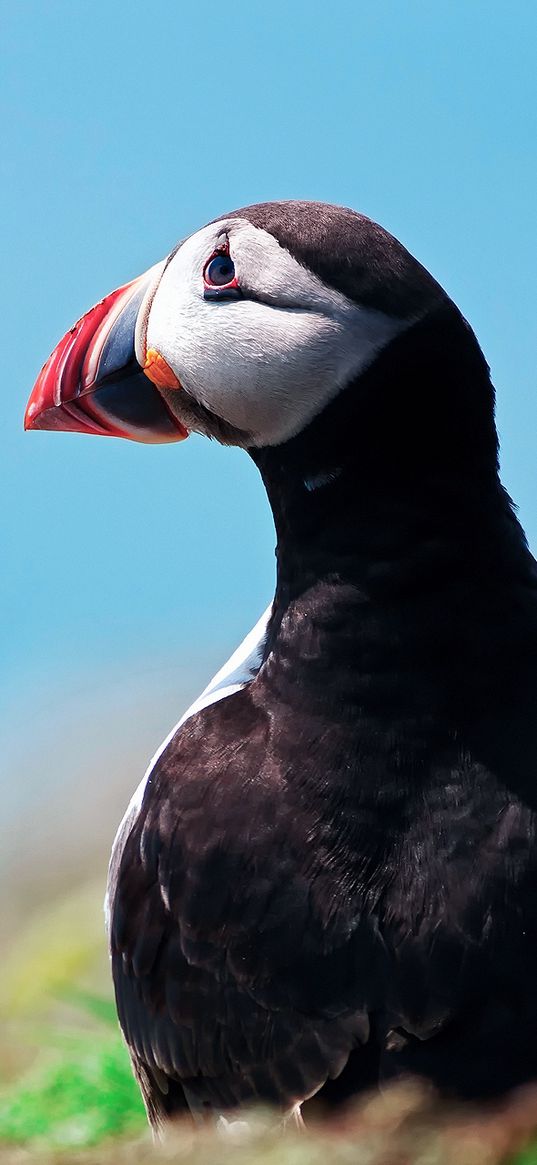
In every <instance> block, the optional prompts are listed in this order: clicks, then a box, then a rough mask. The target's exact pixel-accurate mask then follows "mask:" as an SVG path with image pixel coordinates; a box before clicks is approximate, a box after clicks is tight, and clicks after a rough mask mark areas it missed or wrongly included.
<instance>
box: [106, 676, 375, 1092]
mask: <svg viewBox="0 0 537 1165" xmlns="http://www.w3.org/2000/svg"><path fill="white" fill-rule="evenodd" d="M266 731H267V725H266V723H265V717H264V713H263V711H262V710H260V709H259V708H258V707H255V706H254V703H253V701H252V699H251V698H250V693H249V691H248V690H247V689H243V690H241V691H238V692H236V693H235V694H234V695H232V696H230V697H229V699H227V700H225V701H223V702H222V703H220V704H218V705H214V706H212V707H206V708H205V709H204V710H203V711H202V712H200V713H199V714H197V715H194V716H193V717H191V719H190V720H189V721H188V723H187V724H185V726H184V728H183V729H182V731H181V733H179V734H178V736H177V737H175V738H174V741H173V742H172V744H171V745H170V746H169V748H168V749H167V750H166V751H165V752H164V753H163V754H162V756H161V758H160V760H159V762H158V763H157V766H156V768H155V769H154V771H153V774H152V777H151V781H150V786H149V787H148V790H147V793H146V795H145V797H144V801H143V805H142V807H141V810H140V812H139V814H138V816H137V818H136V820H135V822H134V824H133V826H132V828H131V829H130V833H129V834H128V837H127V838H126V841H125V843H124V848H123V852H122V854H121V856H120V859H119V861H118V864H117V869H116V871H115V888H114V893H113V903H112V912H111V927H110V943H111V952H112V966H113V975H114V982H115V988H116V997H117V1004H118V1011H119V1016H120V1021H121V1025H122V1028H123V1031H124V1033H125V1035H126V1038H127V1042H128V1044H129V1047H130V1049H131V1052H132V1054H133V1059H134V1062H135V1066H136V1067H137V1070H138V1075H139V1078H140V1080H141V1082H142V1086H143V1087H144V1080H145V1093H146V1098H147V1099H148V1108H149V1109H150V1111H151V1109H152V1107H153V1112H154V1110H155V1108H156V1110H157V1111H158V1108H159V1105H160V1111H162V1112H166V1111H167V1108H166V1104H167V1101H166V1096H167V1092H166V1089H168V1092H169V1089H170V1088H172V1089H173V1085H174V1082H180V1083H181V1084H182V1086H183V1087H184V1090H185V1092H186V1095H187V1097H188V1099H189V1103H190V1104H191V1105H196V1104H198V1105H199V1106H200V1107H201V1108H202V1107H203V1106H204V1105H209V1106H211V1107H215V1108H228V1107H234V1106H236V1105H237V1104H239V1103H243V1102H245V1101H247V1100H250V1099H253V1098H254V1097H260V1098H262V1099H264V1100H272V1101H274V1102H277V1103H280V1104H281V1105H283V1106H284V1107H286V1108H290V1107H292V1106H293V1105H294V1104H295V1103H297V1101H301V1100H303V1099H304V1098H305V1097H306V1096H308V1095H311V1094H312V1093H313V1092H315V1091H316V1090H317V1089H318V1088H319V1087H321V1086H322V1084H323V1083H324V1082H325V1080H326V1079H327V1077H328V1076H335V1075H337V1074H338V1073H339V1072H340V1071H341V1069H342V1068H343V1067H344V1065H345V1062H346V1060H347V1058H348V1056H349V1053H350V1052H351V1050H352V1049H353V1048H354V1047H355V1046H356V1045H357V1044H358V1043H360V1042H364V1041H365V1040H366V1039H367V1035H368V1019H367V1013H368V1010H369V1009H370V1008H371V1007H373V1006H374V1004H375V998H376V993H377V992H378V990H380V977H381V976H380V970H379V966H380V961H381V948H382V944H381V943H380V940H379V937H378V933H377V931H376V928H375V923H374V920H373V919H370V918H369V919H365V918H360V917H355V916H354V915H352V916H351V914H349V913H346V912H345V910H344V909H343V907H342V908H341V910H338V909H335V908H334V898H333V886H332V887H330V888H329V887H326V888H325V891H324V893H323V888H322V885H321V883H322V871H321V870H319V872H318V876H317V878H316V879H312V878H310V876H309V870H308V868H307V865H308V860H309V858H308V846H307V845H306V846H305V845H304V841H305V837H306V835H307V832H308V829H309V828H310V823H309V820H308V814H307V812H304V814H303V815H302V817H301V815H300V814H297V812H296V807H295V808H294V807H293V806H292V804H291V803H290V802H289V801H288V800H287V799H286V797H285V796H284V795H283V791H282V795H281V796H278V789H277V785H278V781H279V780H280V776H279V773H278V772H277V770H276V769H274V771H271V769H270V762H268V767H267V758H266ZM246 747H247V758H248V764H247V770H246V769H245V766H244V763H243V750H244V749H245V748H246ZM246 771H247V773H248V774H250V775H248V776H247V777H246V778H245V772H246ZM144 1074H145V1075H144Z"/></svg>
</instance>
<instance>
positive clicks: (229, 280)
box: [203, 250, 239, 298]
mask: <svg viewBox="0 0 537 1165" xmlns="http://www.w3.org/2000/svg"><path fill="white" fill-rule="evenodd" d="M203 285H204V290H205V295H206V296H207V297H208V298H211V297H214V296H218V295H221V294H222V293H224V294H228V293H229V292H231V293H233V294H234V295H238V294H239V284H238V281H237V277H236V275H235V264H234V262H233V259H232V258H231V255H230V254H229V251H227V250H226V251H218V252H217V253H216V254H215V255H212V256H211V258H210V259H209V260H208V262H207V263H206V264H205V267H204V269H203Z"/></svg>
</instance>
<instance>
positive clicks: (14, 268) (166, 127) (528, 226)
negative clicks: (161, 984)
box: [0, 0, 537, 1144]
mask: <svg viewBox="0 0 537 1165" xmlns="http://www.w3.org/2000/svg"><path fill="white" fill-rule="evenodd" d="M0 21H1V28H0V45H1V48H0V53H1V57H2V63H1V102H2V111H1V124H2V149H1V151H0V171H1V182H0V224H1V231H2V237H3V252H4V258H3V263H2V267H3V273H4V278H3V280H2V286H1V312H0V319H1V330H2V336H3V345H2V346H3V353H4V355H3V359H2V364H1V367H2V375H1V379H0V394H1V408H0V432H1V441H2V444H1V450H2V452H1V457H0V508H1V513H0V523H1V528H2V553H3V569H2V571H1V572H0V622H1V627H0V635H1V649H0V650H1V655H0V659H1V665H0V666H1V673H0V737H1V742H0V765H1V778H0V779H1V786H0V787H1V798H2V811H1V813H0V854H1V857H0V862H1V877H2V888H3V895H2V899H3V911H2V921H1V925H0V938H1V940H2V944H3V951H4V960H3V967H2V969H1V971H0V1010H1V1011H2V1012H3V1013H4V1019H5V1020H6V1023H7V1026H6V1028H5V1030H6V1032H7V1033H8V1034H7V1035H6V1036H5V1038H4V1039H3V1040H2V1041H0V1084H2V1083H3V1084H4V1087H5V1088H6V1089H7V1090H8V1091H7V1092H6V1093H5V1095H6V1096H8V1101H5V1102H4V1107H3V1109H2V1106H1V1105H0V1137H1V1136H2V1135H4V1136H5V1137H6V1138H7V1139H11V1140H13V1141H16V1140H17V1137H19V1139H22V1140H24V1138H25V1137H26V1139H27V1140H28V1139H29V1141H30V1142H32V1143H33V1141H36V1143H37V1141H39V1138H41V1139H43V1138H44V1139H45V1140H46V1138H47V1137H52V1140H53V1141H54V1137H56V1139H57V1140H58V1143H63V1144H71V1143H77V1138H78V1142H79V1143H80V1144H82V1143H86V1141H88V1139H89V1140H91V1138H92V1137H93V1138H94V1139H95V1137H97V1138H98V1137H99V1136H101V1134H102V1135H104V1133H102V1130H101V1131H100V1132H99V1131H98V1132H97V1133H95V1129H93V1132H92V1131H91V1130H90V1131H89V1132H88V1130H87V1129H86V1132H84V1127H85V1126H84V1124H83V1122H82V1126H81V1125H80V1114H79V1116H78V1117H76V1112H77V1111H78V1110H77V1109H76V1103H74V1110H73V1112H74V1115H73V1112H70V1111H69V1112H67V1115H66V1116H65V1120H64V1123H63V1125H62V1124H61V1121H60V1123H59V1124H58V1128H57V1130H56V1132H54V1129H52V1132H51V1131H50V1128H49V1127H48V1126H47V1123H46V1119H45V1118H44V1117H43V1115H41V1117H40V1116H39V1111H41V1110H40V1109H39V1103H40V1102H39V1097H38V1094H39V1089H40V1088H41V1090H42V1095H45V1094H46V1095H47V1096H48V1093H46V1088H49V1089H50V1088H51V1087H52V1088H54V1087H56V1088H57V1089H58V1088H59V1089H60V1092H61V1088H62V1083H61V1072H60V1077H58V1078H57V1077H56V1076H54V1073H55V1072H56V1073H57V1072H58V1071H60V1068H59V1067H58V1065H59V1062H60V1060H61V1057H62V1056H63V1057H64V1058H65V1057H67V1059H68V1060H69V1057H71V1059H70V1060H69V1064H70V1065H71V1067H70V1068H69V1079H71V1078H72V1075H73V1071H74V1069H73V1067H72V1065H73V1064H74V1063H75V1062H76V1063H80V1050H78V1051H77V1048H78V1049H80V1047H82V1044H84V1039H85V1038H86V1037H85V1036H84V1034H83V1033H84V1032H86V1033H87V1040H86V1044H84V1047H86V1050H87V1047H88V1046H89V1044H90V1043H91V1045H92V1047H95V1046H96V1043H95V1041H96V1040H97V1037H96V1035H95V1033H96V1031H97V1030H98V1031H99V1032H101V1036H99V1038H101V1037H102V1040H103V1041H104V1044H105V1045H106V1048H108V1049H109V1050H110V1048H112V1043H111V1041H112V1035H111V1034H110V1033H111V1031H112V1028H111V1027H110V1014H111V1013H107V1015H106V1016H105V1015H104V1011H103V1010H102V1009H101V1012H99V1006H100V1004H99V1001H102V1000H104V1001H106V1000H108V999H109V997H110V987H109V981H108V972H107V967H106V952H105V944H104V939H103V932H102V917H101V902H102V896H103V893H104V885H105V878H106V865H107V859H108V853H109V850H110V845H111V842H112V838H113V836H114V833H115V829H116V826H117V823H118V821H119V819H120V817H121V815H122V813H123V810H124V807H125V805H126V803H127V802H128V800H129V798H130V795H131V793H132V791H133V790H134V788H135V786H136V785H137V783H138V781H139V780H140V777H141V776H142V774H143V771H144V769H145V766H146V763H147V760H148V758H149V757H150V756H151V755H152V753H153V752H154V751H155V749H156V747H157V746H158V744H159V743H160V741H161V740H162V738H163V737H164V736H165V735H166V734H167V732H168V730H169V728H170V726H171V725H172V724H173V723H174V722H175V721H176V720H177V719H178V718H179V716H180V714H181V713H182V711H183V710H184V709H185V707H186V706H187V705H188V703H189V702H190V700H191V699H192V698H193V697H194V696H195V695H196V694H197V692H198V691H199V690H200V689H201V687H203V686H204V684H205V683H206V682H207V680H208V679H209V678H210V677H211V675H212V674H213V672H214V671H215V670H216V668H217V667H218V666H220V664H221V663H222V662H223V661H224V660H225V659H226V658H227V656H228V655H229V654H230V652H231V650H232V649H233V648H234V647H235V646H236V645H237V643H238V642H239V640H240V639H241V638H242V636H243V635H244V634H245V633H246V632H247V631H248V630H249V628H250V627H251V625H252V624H253V623H254V622H255V620H256V619H257V618H258V616H259V614H260V613H261V611H262V610H263V608H264V606H265V605H266V604H267V602H268V601H269V599H270V597H271V593H272V587H273V579H274V565H273V564H274V551H273V541H274V538H273V528H272V521H271V517H270V513H269V510H268V506H267V503H266V500H265V497H264V494H263V491H262V488H261V485H260V482H259V481H258V479H257V475H256V472H255V470H254V467H253V466H252V465H251V464H250V462H249V460H248V457H247V456H246V455H245V454H244V453H241V452H239V451H237V450H227V449H221V448H219V447H217V446H214V445H212V444H210V443H208V442H204V441H203V440H202V439H200V438H198V437H192V438H191V439H190V440H189V441H187V442H185V443H184V444H180V445H177V446H176V445H171V446H155V447H152V446H142V445H136V444H131V443H129V442H122V441H116V440H114V439H110V440H98V439H92V438H88V437H83V436H77V435H74V434H73V435H70V434H62V435H55V434H53V433H29V434H26V435H25V434H24V433H23V431H22V416H23V412H24V407H25V404H26V400H27V397H28V394H29V392H30V389H31V387H32V384H33V382H34V380H35V377H36V375H37V373H38V371H39V368H40V366H41V364H42V363H43V361H44V360H45V358H46V357H47V356H48V354H49V352H50V351H51V349H52V348H53V347H54V345H55V344H56V342H57V341H58V340H59V338H60V337H61V336H62V335H63V333H64V332H65V330H66V329H67V327H68V326H69V325H70V324H71V323H72V322H73V321H74V320H75V319H76V318H77V317H78V316H79V315H80V314H81V313H82V312H84V311H85V310H87V308H88V307H89V306H90V305H91V304H92V303H93V302H95V301H96V300H98V299H100V298H101V297H102V295H103V294H105V293H106V292H108V291H110V290H111V289H112V288H114V287H116V286H117V285H119V284H121V283H124V282H125V281H126V280H128V279H130V278H132V277H133V276H135V275H137V274H139V273H140V272H141V271H143V270H145V269H146V268H147V267H149V266H150V265H151V264H153V263H154V262H156V261H157V260H158V259H160V258H161V257H163V256H164V255H165V254H166V253H167V252H168V251H169V250H170V249H171V247H172V246H173V245H174V244H175V242H176V241H177V240H178V239H179V238H181V237H182V236H184V235H186V234H188V233H189V232H191V231H193V230H195V229H196V228H198V227H199V226H201V225H203V224H204V223H205V222H206V221H208V220H210V219H211V218H213V217H214V216H216V215H218V214H220V213H223V212H225V211H226V210H230V209H234V208H236V207H239V206H241V205H244V204H247V203H250V202H256V201H262V200H267V199H273V198H274V199H277V198H311V199H322V200H326V201H331V202H336V203H342V204H347V205H349V206H352V207H354V208H356V209H358V210H361V211H363V212H364V213H366V214H368V215H369V216H371V217H372V218H374V219H376V220H378V221H380V222H381V223H382V224H383V225H384V226H385V227H387V228H388V229H389V230H390V231H392V232H393V233H394V234H395V235H397V237H398V238H400V239H401V240H402V242H403V243H404V244H405V245H406V246H407V247H408V248H409V249H410V250H411V251H412V252H413V253H414V254H415V255H416V256H417V257H418V258H419V259H420V260H421V261H422V262H423V263H424V264H425V266H426V267H428V268H429V269H430V270H431V271H432V272H433V274H434V275H435V276H436V277H437V278H438V280H439V281H440V282H441V283H442V284H443V285H444V287H445V288H446V289H447V290H448V292H449V293H450V294H451V295H452V297H453V298H454V299H455V300H456V302H457V303H458V304H459V306H460V307H461V308H462V310H463V312H464V313H465V315H466V316H467V317H468V318H469V320H470V322H471V323H472V326H473V327H474V329H475V331H476V332H477V335H478V337H479V340H480V342H481V344H482V346H483V348H484V351H485V353H486V356H487V358H488V360H489V362H490V364H491V366H492V373H493V379H494V382H495V384H496V387H497V392H498V424H499V429H500V435H501V441H502V466H503V477H504V481H505V483H506V485H507V487H508V489H509V490H510V492H511V493H512V494H513V496H514V498H515V499H516V501H517V502H518V504H519V506H520V514H521V518H522V521H523V524H524V526H525V528H526V530H527V533H528V536H529V540H530V544H532V545H533V546H537V500H536V493H535V449H536V442H537V394H536V392H535V387H536V355H537V342H536V329H535V310H536V271H537V210H536V208H537V155H536V141H537V135H536V130H537V124H536V123H537V69H536V65H535V57H536V43H537V41H536V37H537V7H536V6H535V4H534V3H533V2H532V0H526V2H524V0H511V2H510V3H495V2H494V0H486V2H485V0H483V2H482V0H472V3H470V4H469V3H468V2H467V0H450V2H449V3H448V2H442V0H438V2H436V3H434V4H431V3H430V2H427V0H377V3H375V4H370V3H365V2H364V0H350V2H348V3H345V2H343V0H333V2H332V3H331V4H328V5H321V4H317V3H313V2H312V0H308V2H306V0H296V2H295V3H288V2H284V0H271V2H270V3H264V2H263V3H259V4H252V3H251V0H234V3H233V4H226V5H222V4H219V3H214V2H212V0H205V3H204V4H195V3H191V2H190V0H185V2H183V3H181V4H177V3H174V2H172V0H153V3H152V4H151V5H148V4H147V3H141V2H140V0H114V2H113V3H108V2H107V0H54V3H53V4H50V3H49V2H48V0H19V2H13V0H10V2H8V0H1V2H0ZM103 1007H104V1004H103ZM104 1010H106V1008H105V1009H104ZM98 1012H99V1014H97V1013H98ZM0 1018H1V1016H0ZM95 1024H96V1025H97V1027H94V1025H95ZM99 1024H101V1027H99V1026H98V1025H99ZM107 1024H108V1025H109V1026H108V1027H107V1026H106V1025H107ZM61 1032H63V1035H62V1036H61V1038H60V1036H59V1035H58V1033H61ZM115 1038H116V1037H115V1029H114V1039H115ZM62 1040H63V1041H64V1042H63V1044H62V1048H63V1050H61V1049H60V1050H58V1041H59V1043H60V1044H61V1043H62ZM77 1040H78V1041H79V1043H78V1044H77ZM65 1041H67V1043H66V1042H65ZM69 1041H70V1042H69ZM80 1041H82V1044H80ZM107 1041H108V1042H107ZM97 1043H98V1040H97ZM75 1045H76V1046H75ZM118 1046H119V1045H118ZM114 1048H115V1045H114ZM73 1049H74V1050H73ZM60 1053H61V1054H60ZM107 1054H108V1052H107ZM115 1054H116V1053H115V1051H111V1052H110V1055H111V1056H112V1060H113V1069H112V1070H113V1072H115V1071H116V1068H117V1072H118V1073H119V1076H121V1073H122V1072H123V1067H121V1065H123V1060H122V1059H121V1056H122V1052H121V1053H119V1052H118V1056H119V1059H118V1061H117V1064H116V1061H115V1060H114V1056H115ZM43 1056H45V1061H46V1062H45V1066H44V1067H43V1063H44V1061H43ZM73 1056H74V1059H73ZM77 1057H78V1060H77ZM105 1060H106V1056H105ZM103 1063H104V1061H103ZM114 1065H115V1066H114ZM118 1065H119V1066H118ZM126 1071H127V1076H126V1077H124V1078H123V1077H122V1076H121V1079H122V1080H124V1081H127V1082H126V1083H125V1088H126V1089H127V1093H128V1095H129V1096H130V1097H131V1100H129V1103H128V1104H127V1101H125V1100H123V1101H122V1103H123V1111H127V1110H129V1112H130V1111H131V1110H130V1109H129V1104H131V1102H132V1114H133V1116H132V1119H133V1121H134V1123H135V1124H136V1121H137V1120H141V1119H142V1118H141V1116H140V1109H139V1104H138V1100H137V1097H136V1096H135V1094H134V1093H132V1094H131V1093H130V1092H129V1089H130V1078H129V1077H128V1069H126ZM36 1072H37V1076H39V1073H41V1076H39V1079H37V1077H36V1076H35V1073H36ZM47 1072H48V1076H47V1075H46V1073H47ZM96 1072H97V1076H99V1072H101V1075H102V1063H100V1067H99V1066H97V1068H96ZM25 1073H26V1074H28V1073H29V1074H30V1075H29V1076H28V1075H25ZM32 1073H34V1076H32ZM43 1073H45V1076H43ZM51 1073H52V1075H51ZM75 1075H76V1073H75ZM45 1077H46V1079H45ZM58 1079H59V1080H60V1083H59V1084H58V1083H57V1080H58ZM13 1080H15V1081H20V1080H29V1081H30V1083H29V1084H28V1085H27V1087H28V1088H29V1089H30V1092H31V1091H32V1088H33V1092H32V1096H33V1097H34V1102H35V1104H37V1109H35V1112H34V1110H33V1109H32V1107H31V1105H30V1106H29V1107H28V1105H29V1102H28V1099H27V1098H26V1103H25V1106H23V1107H24V1114H26V1115H24V1114H23V1117H21V1116H20V1111H19V1110H17V1106H16V1103H15V1100H14V1095H15V1094H14V1093H13V1086H12V1082H13ZM36 1080H37V1083H36V1082H35V1081H36ZM118 1080H119V1077H118ZM32 1081H34V1083H32ZM43 1081H44V1083H43ZM54 1081H56V1084H54ZM122 1086H123V1085H121V1087H122ZM25 1087H26V1085H25ZM84 1087H85V1091H84V1096H85V1098H86V1106H87V1096H88V1092H87V1088H88V1083H87V1079H86V1083H85V1086H84ZM10 1088H11V1089H12V1091H11V1092H10V1091H9V1089H10ZM43 1089H45V1092H44V1093H43ZM118 1089H120V1084H119V1083H117V1081H116V1095H119V1092H118V1091H117V1090H118ZM108 1091H110V1089H108ZM64 1094H65V1089H64ZM36 1096H37V1097H38V1099H37V1100H36V1099H35V1098H36ZM34 1102H33V1103H34ZM43 1104H44V1102H43ZM43 1104H42V1109H43ZM6 1105H7V1107H6ZM13 1105H15V1108H14V1107H13ZM10 1106H11V1107H10ZM19 1107H20V1106H19ZM44 1107H45V1108H47V1107H48V1111H49V1112H50V1104H49V1103H48V1101H47V1103H46V1104H44ZM120 1107H121V1106H120ZM79 1108H80V1104H79ZM18 1111H19V1116H18V1117H17V1112H18ZM28 1112H34V1115H33V1116H31V1119H30V1118H29V1117H28V1115H27V1114H28ZM2 1113H3V1116H2ZM6 1114H7V1115H6ZM116 1115H117V1114H116ZM75 1118H76V1119H75ZM62 1119H63V1118H62ZM114 1119H115V1117H113V1116H112V1117H110V1120H111V1121H112V1124H111V1126H110V1128H113V1127H115V1126H114V1125H113V1121H114ZM2 1120H3V1121H4V1124H3V1125H2ZM21 1120H22V1125H21ZM77 1120H78V1124H77ZM17 1121H18V1122H19V1123H18V1124H17ZM28 1121H29V1123H28ZM40 1121H41V1124H40V1123H39V1122H40ZM43 1121H44V1124H43ZM10 1122H11V1123H10ZM32 1122H33V1123H32ZM49 1124H50V1122H49ZM60 1125H61V1127H60ZM23 1126H24V1127H23ZM81 1127H82V1131H81ZM107 1128H108V1126H107ZM21 1129H22V1132H21ZM14 1130H15V1131H14ZM17 1130H18V1132H17ZM24 1130H26V1131H24ZM28 1130H29V1131H28ZM47 1130H48V1131H47ZM105 1131H106V1130H105ZM32 1139H33V1140H32Z"/></svg>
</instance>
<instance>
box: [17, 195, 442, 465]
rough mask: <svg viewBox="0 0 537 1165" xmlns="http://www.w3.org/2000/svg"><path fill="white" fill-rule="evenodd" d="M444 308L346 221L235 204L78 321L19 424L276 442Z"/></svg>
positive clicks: (373, 230)
mask: <svg viewBox="0 0 537 1165" xmlns="http://www.w3.org/2000/svg"><path fill="white" fill-rule="evenodd" d="M446 303H447V304H449V303H450V301H449V300H448V298H447V296H446V295H445V293H444V292H443V291H442V289H441V288H440V286H439V285H438V284H437V283H436V281H435V280H434V279H433V278H432V277H431V276H430V275H429V274H428V272H427V271H426V270H425V269H424V268H423V267H422V266H421V265H420V264H419V263H418V262H417V261H416V260H415V259H414V258H413V257H412V256H411V255H410V254H409V253H408V251H406V250H405V248H404V247H403V246H402V245H401V244H400V243H399V242H397V240H396V239H394V238H393V237H392V236H391V235H390V234H388V232H387V231H385V230H383V229H382V228H381V227H379V226H377V225H376V224H375V223H373V222H371V221H370V220H369V219H367V218H365V217H364V216H362V215H359V214H357V213H355V212H354V211H351V210H347V209H344V208H340V207H335V206H331V205H326V204H322V203H314V202H292V201H291V202H274V203H264V204H259V205H256V206H250V207H246V208H244V209H242V210H238V211H234V212H232V213H231V214H227V215H224V216H223V217H222V218H220V219H218V220H217V221H215V222H212V223H210V224H209V225H208V226H205V227H203V228H202V229H201V230H199V231H197V232H196V233H195V234H192V235H190V236H189V237H188V238H187V239H185V240H184V241H182V242H181V243H180V244H179V245H178V246H177V247H175V249H174V250H173V251H172V252H171V253H170V254H169V255H168V257H167V258H166V259H164V260H163V261H162V262H160V263H157V264H156V266H154V267H152V268H151V269H150V270H149V271H147V272H146V273H145V274H144V275H141V276H140V277H139V278H137V279H134V280H133V281H132V282H130V283H127V284H125V285H124V286H122V287H120V288H119V289H118V290H117V291H114V292H112V293H111V294H110V295H107V296H105V298H104V299H103V300H102V301H101V302H100V303H99V304H97V305H96V306H95V307H93V308H92V309H91V310H90V311H89V312H88V313H87V314H86V315H84V316H82V317H81V319H80V320H79V321H78V322H77V323H76V324H75V325H74V327H73V328H71V329H70V331H69V332H68V333H67V334H66V335H65V336H64V337H63V339H62V340H61V341H60V343H59V344H58V345H57V347H56V348H55V349H54V352H53V353H52V355H51V356H50V358H49V360H48V361H47V363H46V364H45V365H44V367H43V369H42V371H41V373H40V375H39V377H38V379H37V382H36V384H35V387H34V389H33V392H32V394H31V397H30V400H29V403H28V407H27V410H26V416H25V427H26V428H28V429H63V430H72V431H75V432H83V433H94V434H101V435H109V436H118V437H126V438H130V439H131V440H135V441H141V442H147V443H155V442H170V441H181V440H183V439H184V438H185V437H187V436H188V434H189V433H190V432H198V433H203V434H205V435H207V436H209V437H212V438H215V439H216V440H218V441H220V442H222V443H224V444H230V445H239V446H243V447H245V448H248V449H250V450H252V451H255V450H258V449H263V448H270V447H274V446H281V445H283V444H285V443H287V442H289V441H290V440H292V439H293V438H295V437H296V436H297V434H301V433H303V432H304V431H305V430H307V428H308V426H309V425H310V424H311V423H312V422H313V421H314V420H315V419H316V418H319V417H320V416H322V415H323V412H324V410H326V409H327V406H329V405H330V404H331V403H332V402H333V401H334V399H335V398H337V397H338V395H339V394H341V393H342V391H343V390H344V389H346V388H347V387H348V386H349V385H350V384H355V383H356V382H357V381H359V380H360V378H361V377H362V376H363V374H364V373H365V372H366V370H367V369H368V368H370V367H371V366H372V365H373V364H374V363H375V362H376V361H377V360H378V358H379V355H380V354H381V353H382V352H384V350H385V349H387V348H388V347H389V346H390V345H392V344H393V342H394V341H395V340H396V339H397V338H398V337H400V336H401V335H403V334H405V333H406V332H408V330H409V329H410V328H412V327H413V326H414V325H415V324H416V322H419V321H421V320H423V319H425V318H427V317H428V316H429V315H430V314H431V313H433V312H434V311H435V309H437V308H438V307H439V305H442V304H446Z"/></svg>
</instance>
